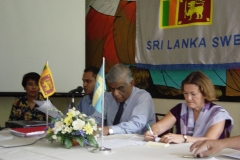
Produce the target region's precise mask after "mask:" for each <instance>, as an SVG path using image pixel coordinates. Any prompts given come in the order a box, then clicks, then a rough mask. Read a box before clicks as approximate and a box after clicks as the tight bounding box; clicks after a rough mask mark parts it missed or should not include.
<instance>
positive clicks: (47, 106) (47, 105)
mask: <svg viewBox="0 0 240 160" xmlns="http://www.w3.org/2000/svg"><path fill="white" fill-rule="evenodd" d="M47 66H48V61H47ZM46 108H47V110H46V128H47V127H48V97H47V107H46Z"/></svg>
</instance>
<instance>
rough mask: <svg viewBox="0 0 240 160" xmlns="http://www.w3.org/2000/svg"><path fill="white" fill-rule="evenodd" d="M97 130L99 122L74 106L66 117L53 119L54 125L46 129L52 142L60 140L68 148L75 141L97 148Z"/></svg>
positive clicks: (81, 144)
mask: <svg viewBox="0 0 240 160" xmlns="http://www.w3.org/2000/svg"><path fill="white" fill-rule="evenodd" d="M96 131H97V124H96V121H95V120H94V119H93V118H90V117H87V116H86V115H85V114H82V113H80V112H79V111H78V110H76V109H75V108H72V109H69V110H68V112H67V114H66V116H65V117H63V118H56V119H53V120H52V125H50V126H49V127H48V129H47V131H46V139H48V140H49V141H51V142H53V141H60V142H61V143H62V144H64V145H65V147H66V148H71V147H72V146H73V141H76V142H77V143H78V144H79V145H80V146H86V145H91V146H93V147H95V148H97V147H98V143H97V141H96V138H95V136H94V135H95V133H96Z"/></svg>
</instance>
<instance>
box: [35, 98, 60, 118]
mask: <svg viewBox="0 0 240 160" xmlns="http://www.w3.org/2000/svg"><path fill="white" fill-rule="evenodd" d="M33 101H34V102H35V103H36V104H37V105H38V106H39V107H37V108H36V109H37V110H39V111H41V112H43V113H47V109H48V115H49V116H51V117H53V118H61V117H63V113H62V112H61V111H59V110H58V109H57V108H56V107H55V106H54V105H53V104H52V103H51V101H49V100H48V101H46V100H45V101H38V100H33Z"/></svg>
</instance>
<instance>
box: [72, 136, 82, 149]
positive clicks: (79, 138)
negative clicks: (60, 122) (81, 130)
mask: <svg viewBox="0 0 240 160" xmlns="http://www.w3.org/2000/svg"><path fill="white" fill-rule="evenodd" d="M74 139H76V141H77V142H78V144H79V145H80V146H82V147H83V146H84V138H83V137H82V136H76V137H74Z"/></svg>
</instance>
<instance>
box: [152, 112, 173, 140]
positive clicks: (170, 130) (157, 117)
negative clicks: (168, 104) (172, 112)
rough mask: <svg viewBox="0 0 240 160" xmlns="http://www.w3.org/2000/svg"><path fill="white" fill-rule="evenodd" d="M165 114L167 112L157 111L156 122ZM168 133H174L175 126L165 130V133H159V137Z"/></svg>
mask: <svg viewBox="0 0 240 160" xmlns="http://www.w3.org/2000/svg"><path fill="white" fill-rule="evenodd" d="M165 115H166V114H162V113H155V116H156V122H158V121H159V120H160V119H162V118H159V117H164V116H165ZM168 133H174V127H173V128H170V129H169V130H167V131H165V132H164V133H162V134H160V135H158V137H162V136H163V135H165V134H168Z"/></svg>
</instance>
